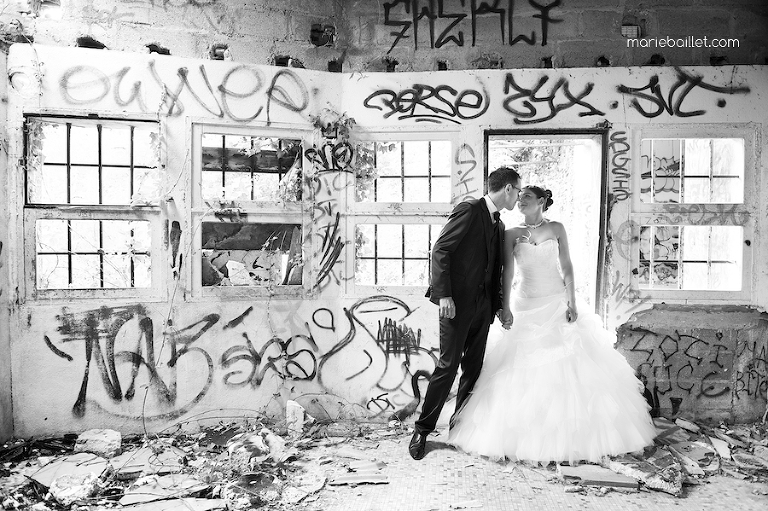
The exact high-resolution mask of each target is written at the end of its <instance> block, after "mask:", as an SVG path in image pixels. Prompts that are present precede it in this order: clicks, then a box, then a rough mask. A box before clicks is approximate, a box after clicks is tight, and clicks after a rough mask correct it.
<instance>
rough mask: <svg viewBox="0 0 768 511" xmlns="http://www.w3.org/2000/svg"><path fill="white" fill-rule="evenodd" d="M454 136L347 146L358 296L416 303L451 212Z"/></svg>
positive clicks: (381, 138)
mask: <svg viewBox="0 0 768 511" xmlns="http://www.w3.org/2000/svg"><path fill="white" fill-rule="evenodd" d="M454 147H456V144H455V135H454V134H453V133H451V132H442V131H437V132H433V133H386V134H385V133H381V134H373V135H371V138H369V139H364V140H357V141H355V142H354V144H353V153H354V161H355V164H354V169H355V171H354V172H355V186H354V194H350V196H349V197H348V200H349V203H350V204H351V205H350V207H349V218H350V219H351V224H350V226H351V227H352V228H353V229H354V231H353V232H354V236H355V238H354V239H355V244H354V258H352V259H353V261H354V279H351V285H352V286H353V288H354V289H355V290H357V291H358V292H371V291H372V290H374V289H375V290H376V291H377V292H380V291H386V288H388V287H393V288H395V289H391V291H392V292H397V293H404V294H414V295H417V294H420V295H421V296H423V294H424V291H425V290H426V287H427V286H428V285H429V276H430V271H431V270H430V264H431V261H430V250H431V248H432V244H433V243H434V242H435V240H436V239H437V237H438V236H439V234H440V230H441V229H442V226H443V224H444V223H445V221H446V218H447V216H448V214H449V213H450V211H451V176H452V174H453V167H454V163H453V162H454V154H453V153H454Z"/></svg>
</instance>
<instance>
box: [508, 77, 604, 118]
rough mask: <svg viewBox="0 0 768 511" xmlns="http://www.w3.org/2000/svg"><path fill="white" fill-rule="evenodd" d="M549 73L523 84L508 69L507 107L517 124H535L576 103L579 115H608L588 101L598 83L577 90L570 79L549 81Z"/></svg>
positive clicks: (574, 105) (553, 116)
mask: <svg viewBox="0 0 768 511" xmlns="http://www.w3.org/2000/svg"><path fill="white" fill-rule="evenodd" d="M547 82H549V76H542V77H541V78H539V81H538V82H537V83H536V84H535V85H534V86H533V87H532V88H526V87H523V86H522V85H519V84H518V83H517V81H516V80H515V77H514V75H513V74H512V73H507V76H506V79H505V80H504V95H505V96H506V98H505V99H504V103H503V105H504V109H505V110H506V111H507V112H509V113H510V114H512V115H513V116H514V122H515V124H535V123H540V122H545V121H549V120H550V119H554V118H555V116H556V115H557V114H558V113H560V112H561V111H563V110H567V109H569V108H573V107H576V106H577V105H578V106H579V107H581V108H580V109H579V112H578V115H579V117H585V116H590V115H605V112H603V111H601V110H598V109H597V108H595V107H594V106H592V105H591V104H590V103H588V102H587V101H585V98H586V97H587V96H589V94H590V93H591V92H592V89H593V88H594V86H595V84H594V83H588V84H587V85H586V86H584V88H583V89H582V90H581V92H579V93H577V94H573V93H572V92H571V86H570V83H569V82H568V80H566V79H565V78H559V79H558V80H556V81H555V82H554V83H551V84H548V83H547Z"/></svg>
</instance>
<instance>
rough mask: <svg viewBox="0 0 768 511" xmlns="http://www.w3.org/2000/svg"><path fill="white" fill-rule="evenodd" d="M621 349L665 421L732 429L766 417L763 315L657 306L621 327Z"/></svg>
mask: <svg viewBox="0 0 768 511" xmlns="http://www.w3.org/2000/svg"><path fill="white" fill-rule="evenodd" d="M617 348H618V349H619V350H620V351H621V352H622V353H623V354H624V356H625V357H626V358H627V360H628V361H629V363H630V364H631V365H632V367H635V368H637V369H638V372H639V374H640V375H641V377H642V379H643V380H644V381H645V382H646V388H647V389H648V390H649V391H651V393H652V394H654V395H655V397H656V400H657V402H658V406H659V409H660V411H661V413H662V414H664V415H667V416H674V415H678V414H682V415H684V416H687V417H691V418H694V419H698V418H706V419H723V420H727V421H731V422H733V421H735V420H741V421H752V420H759V419H760V418H761V417H762V415H763V413H764V408H762V406H759V403H764V402H765V396H766V392H768V314H766V313H765V312H759V311H756V310H751V309H748V308H739V307H729V308H722V307H708V308H701V307H690V306H687V307H681V306H670V305H657V306H656V307H654V308H653V309H652V310H649V311H645V312H642V313H639V314H636V315H635V316H634V317H633V318H632V319H631V320H630V321H628V322H627V323H625V324H623V325H622V326H621V327H619V329H618V343H617ZM755 405H758V406H755Z"/></svg>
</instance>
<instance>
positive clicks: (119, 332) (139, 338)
mask: <svg viewBox="0 0 768 511" xmlns="http://www.w3.org/2000/svg"><path fill="white" fill-rule="evenodd" d="M57 320H58V321H59V327H58V332H59V333H60V334H61V343H62V344H63V345H67V344H69V343H74V342H78V343H80V342H82V343H83V345H84V360H85V368H84V371H83V378H82V383H81V386H80V392H79V393H78V395H77V399H76V400H75V403H74V405H73V407H72V413H73V414H74V415H75V416H76V417H82V416H84V415H85V413H86V410H87V406H88V405H89V404H93V405H95V406H97V407H99V408H106V407H107V405H102V404H99V402H98V401H95V400H92V399H89V398H88V391H89V381H90V379H91V376H90V373H91V367H92V365H93V366H94V369H95V370H96V372H97V375H96V376H95V377H94V379H95V380H96V381H100V382H101V384H102V387H103V390H104V393H105V394H106V396H107V397H108V398H109V399H110V400H111V401H112V403H117V404H119V403H121V402H130V401H133V399H134V398H135V397H137V396H136V392H137V389H138V388H139V387H140V385H141V384H140V383H139V382H140V381H141V382H145V384H146V388H147V393H151V394H152V396H153V398H154V399H155V400H156V402H157V403H158V404H159V406H161V407H163V408H171V409H172V411H169V412H166V413H159V414H155V415H151V414H150V415H151V416H149V417H147V418H148V419H170V418H175V417H178V416H180V415H183V414H184V413H186V412H188V411H189V410H190V409H191V408H192V407H194V405H195V404H197V403H198V402H199V401H200V400H201V399H202V398H203V396H205V394H206V393H207V392H208V390H209V389H210V387H211V384H212V382H213V360H212V359H211V357H210V356H209V355H208V353H207V352H206V350H204V349H202V348H200V347H198V346H195V343H196V342H197V341H198V340H199V339H200V337H202V336H203V335H204V334H205V333H206V332H207V331H208V330H209V329H210V328H211V327H212V326H213V325H214V324H216V323H217V322H218V321H219V316H218V315H217V314H209V315H206V316H204V317H203V318H201V319H200V320H199V321H196V322H194V323H192V324H190V325H188V326H186V327H183V328H179V329H177V328H174V327H173V325H172V324H168V326H167V327H168V329H167V330H166V331H165V332H164V333H163V341H162V343H156V342H155V327H154V322H153V320H152V318H151V317H149V316H148V315H147V313H146V310H145V308H144V307H143V306H141V305H136V306H127V307H114V308H110V307H102V308H100V309H97V310H91V311H87V312H84V313H69V312H67V311H66V310H65V311H64V312H63V313H62V314H60V315H58V316H57ZM45 343H46V345H47V346H48V347H49V348H50V349H51V350H52V351H53V352H54V353H55V354H56V355H58V356H59V357H62V358H64V359H66V360H68V361H70V362H73V361H74V357H73V356H72V355H71V354H69V353H68V350H65V349H61V348H58V347H56V346H55V345H54V344H53V342H52V341H51V340H50V339H49V338H48V337H47V336H46V337H45ZM121 347H126V348H129V349H120V348H121ZM182 361H183V362H184V363H189V364H192V367H193V368H194V370H195V372H196V373H197V374H199V375H201V377H199V378H195V379H194V381H195V383H197V384H198V388H197V389H195V390H194V391H192V392H189V393H188V394H189V395H188V396H185V397H184V399H186V400H185V401H184V402H181V403H180V402H178V392H177V374H176V373H177V369H176V368H177V366H178V365H179V363H180V362H182ZM140 374H143V376H141V377H140ZM139 401H141V400H139Z"/></svg>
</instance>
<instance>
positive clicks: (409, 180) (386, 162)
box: [354, 140, 451, 202]
mask: <svg viewBox="0 0 768 511" xmlns="http://www.w3.org/2000/svg"><path fill="white" fill-rule="evenodd" d="M354 152H355V165H354V169H355V170H354V171H355V178H356V191H357V193H356V196H357V200H358V201H359V202H450V201H451V193H450V187H451V142H450V141H448V140H406V141H396V142H393V141H386V142H361V143H358V144H357V145H356V146H355V151H354Z"/></svg>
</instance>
